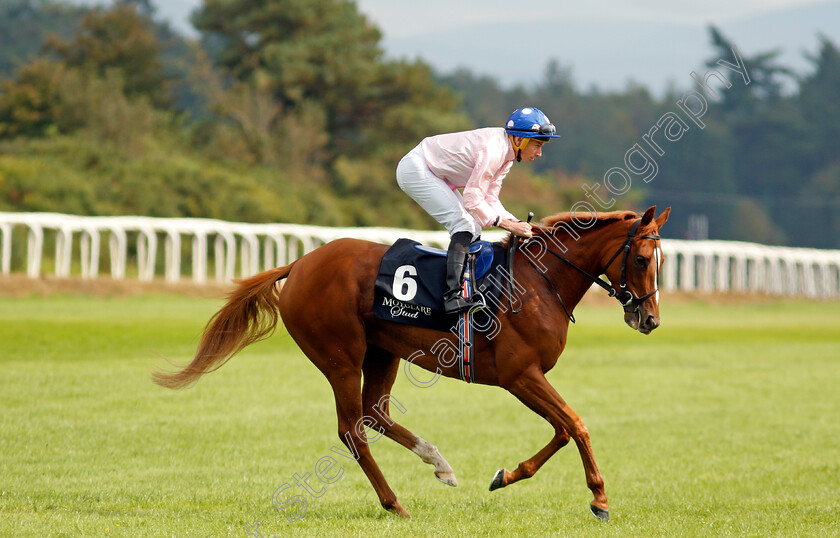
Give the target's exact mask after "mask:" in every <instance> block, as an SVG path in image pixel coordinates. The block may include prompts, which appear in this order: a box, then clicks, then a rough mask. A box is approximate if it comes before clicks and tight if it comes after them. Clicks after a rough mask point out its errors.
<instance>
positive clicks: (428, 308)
mask: <svg viewBox="0 0 840 538" xmlns="http://www.w3.org/2000/svg"><path fill="white" fill-rule="evenodd" d="M505 258H506V256H505V250H504V248H503V247H502V246H501V245H499V244H493V243H490V242H488V241H476V242H475V243H473V244H472V245H470V249H469V255H468V256H467V268H466V271H465V273H466V276H465V280H467V281H468V283H469V285H470V287H471V288H472V289H473V290H476V291H473V292H472V293H480V294H481V296H482V297H483V298H485V299H486V298H487V294H488V293H491V294H494V295H495V296H496V297H498V296H499V295H500V294H501V289H497V288H498V286H495V285H494V283H493V281H494V279H488V278H487V277H488V276H489V275H490V273H491V272H492V271H493V270H494V268H496V267H498V266H500V265H501V262H502V261H503V260H504V259H505ZM445 274H446V251H445V250H442V249H439V248H434V247H429V246H425V245H421V244H420V243H418V242H416V241H413V240H411V239H399V240H398V241H397V242H396V243H394V245H393V246H392V247H391V248H389V249H388V251H387V252H386V253H385V255H384V256H383V257H382V262H381V263H380V265H379V272H378V273H377V276H376V284H375V287H374V308H373V313H374V315H375V316H376V317H377V318H379V319H384V320H387V321H394V322H396V323H403V324H406V325H414V326H418V327H424V328H427V329H435V330H438V331H444V332H449V331H450V329H451V328H452V327H453V326H454V325H455V324H456V323H457V318H458V315H456V314H449V315H447V314H446V313H444V310H443V293H444V291H445V288H446V286H445V282H444V279H445ZM488 280H489V282H486V283H485V281H488ZM496 281H498V280H496ZM491 303H492V301H487V300H485V304H487V306H488V308H492V307H493V304H491Z"/></svg>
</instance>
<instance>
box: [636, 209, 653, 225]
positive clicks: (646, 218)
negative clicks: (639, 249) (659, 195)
mask: <svg viewBox="0 0 840 538" xmlns="http://www.w3.org/2000/svg"><path fill="white" fill-rule="evenodd" d="M655 214H656V206H655V205H652V206H650V207H649V208H648V210H647V211H645V214H644V215H642V222H641V223H640V224H639V227H641V228H644V227H645V226H647V225H648V224H650V223H651V222H653V216H654V215H655Z"/></svg>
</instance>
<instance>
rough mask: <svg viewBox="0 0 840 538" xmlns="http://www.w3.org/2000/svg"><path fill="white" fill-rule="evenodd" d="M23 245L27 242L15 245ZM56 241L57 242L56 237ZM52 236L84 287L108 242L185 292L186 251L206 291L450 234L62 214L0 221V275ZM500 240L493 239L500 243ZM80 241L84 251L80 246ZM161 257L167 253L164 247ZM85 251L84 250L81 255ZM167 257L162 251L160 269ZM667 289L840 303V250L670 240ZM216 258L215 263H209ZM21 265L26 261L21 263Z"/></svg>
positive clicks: (123, 261) (142, 275) (29, 267)
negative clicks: (335, 254)
mask: <svg viewBox="0 0 840 538" xmlns="http://www.w3.org/2000/svg"><path fill="white" fill-rule="evenodd" d="M18 228H19V229H21V230H23V231H22V232H21V231H18V234H17V235H18V237H20V236H21V235H22V234H23V233H25V234H26V237H27V240H26V241H25V242H24V241H18V242H17V243H13V237H14V236H15V231H16V229H18ZM50 234H52V235H50ZM45 235H47V236H49V237H54V242H55V270H54V271H55V275H56V276H58V277H63V278H66V277H69V276H71V270H72V269H73V264H72V261H73V257H74V255H75V256H78V257H79V262H80V263H79V269H78V270H77V271H76V272H78V273H80V276H81V277H82V278H86V279H94V278H97V277H98V276H99V273H100V271H99V260H100V255H101V251H102V249H103V244H104V241H105V240H107V244H108V252H109V255H110V272H111V277H112V278H114V279H117V280H121V279H125V278H126V277H127V276H126V273H127V267H128V259H129V252H131V253H132V256H136V266H137V273H138V274H137V277H138V278H139V279H140V280H144V281H151V280H153V279H154V278H155V277H156V276H158V275H157V274H156V271H157V270H158V264H157V262H158V261H162V262H163V265H162V268H163V269H162V273H163V277H164V278H165V279H166V281H168V282H177V281H178V280H180V278H181V275H182V252H183V251H184V250H185V249H184V248H182V245H188V246H187V248H186V250H188V251H189V252H190V257H191V258H192V268H191V275H192V281H193V282H195V283H198V284H202V283H206V282H207V281H208V278H209V276H208V270H209V268H210V266H211V263H210V260H211V256H212V260H213V264H212V266H213V267H214V268H215V275H214V277H215V280H216V281H218V282H229V281H230V280H232V279H234V278H242V277H247V276H251V275H253V274H256V273H258V272H259V271H261V270H264V269H269V268H272V267H277V266H280V265H285V264H287V263H290V262H291V261H293V260H295V259H297V258H298V257H300V256H302V255H303V254H306V253H307V252H310V251H312V250H314V249H315V248H317V247H319V246H321V245H323V244H325V243H327V242H329V241H332V240H334V239H338V238H341V237H355V238H358V239H367V240H370V241H376V242H381V243H387V244H391V243H393V242H394V241H396V240H397V239H398V238H400V237H409V238H411V239H414V240H416V241H420V242H421V243H425V244H428V245H433V246H439V247H444V248H445V247H446V246H447V244H448V243H449V236H448V234H447V233H446V232H444V231H440V232H429V231H416V230H404V229H398V228H328V227H322V226H305V225H298V224H247V223H234V222H225V221H220V220H211V219H165V218H152V217H79V216H73V215H62V214H58V213H3V212H0V274H3V275H8V274H9V273H10V272H11V267H12V259H13V256H12V255H13V253H14V252H16V251H15V249H18V250H20V249H23V248H24V246H23V244H24V243H25V245H26V246H25V248H26V257H25V259H26V274H27V275H28V276H29V277H30V278H38V277H39V276H40V275H41V274H42V273H43V271H44V268H43V267H42V266H43V265H44V248H45ZM501 237H502V232H498V231H494V232H490V233H486V234H485V235H484V238H485V239H488V240H491V241H495V240H499V239H500V238H501ZM77 241H78V243H76V242H77ZM161 241H162V242H163V248H162V249H159V243H160V242H161ZM76 244H78V248H74V245H76ZM159 250H163V258H162V259H160V258H159V256H160V254H159ZM662 250H663V252H664V254H665V262H664V264H663V267H662V287H663V289H665V290H683V291H697V292H728V291H735V292H750V293H765V294H770V295H789V296H806V297H818V298H838V297H840V250H817V249H805V248H787V247H770V246H764V245H758V244H755V243H742V242H730V241H680V240H673V239H664V240H663V241H662ZM211 251H212V253H211ZM18 256H19V257H22V254H20V253H18Z"/></svg>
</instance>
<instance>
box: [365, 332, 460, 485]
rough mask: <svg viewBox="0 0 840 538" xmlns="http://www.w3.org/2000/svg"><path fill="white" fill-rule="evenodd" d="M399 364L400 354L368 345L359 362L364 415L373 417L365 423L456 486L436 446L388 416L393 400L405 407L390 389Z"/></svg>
mask: <svg viewBox="0 0 840 538" xmlns="http://www.w3.org/2000/svg"><path fill="white" fill-rule="evenodd" d="M399 366H400V359H399V357H395V356H394V355H392V354H390V353H389V352H387V351H385V350H383V349H381V348H378V347H375V346H373V345H369V346H368V350H367V353H366V355H365V362H364V364H363V365H362V371H363V372H364V376H365V379H364V386H363V388H362V400H363V402H364V412H365V416H366V417H369V419H372V420H368V421H367V422H366V423H367V425H368V426H370V427H371V428H373V429H374V430H376V431H381V433H383V434H384V435H385V436H386V437H388V438H390V439H393V440H394V441H396V442H397V443H399V444H401V445H402V446H404V447H406V448H407V449H409V450H411V451H412V452H414V453H415V454H417V455H418V456H420V459H422V460H423V462H424V463H428V464H430V465H434V466H435V476H436V477H437V479H438V480H440V481H441V482H443V483H444V484H447V485H449V486H457V485H458V480H457V479H456V478H455V471H453V470H452V467H451V466H450V465H449V463H448V462H447V461H446V460H445V459H444V458H443V456H441V454H440V451H438V449H437V447H436V446H435V445H433V444H431V443H429V442H428V441H425V440H424V439H422V438H421V437H419V436H417V435H415V434H413V433H411V432H410V431H409V430H407V429H406V428H404V427H402V426H400V425H399V424H397V423H396V422H395V421H394V419H393V418H391V412H390V410H391V405H392V404H393V407H395V408H396V409H397V410H398V411H400V412H401V413H405V412H406V408H405V407H404V406H403V405H402V404H401V403H400V402H399V400H397V399H396V398H394V397H393V396H391V392H390V391H391V388H392V387H393V385H394V380H395V379H396V377H397V373H398V371H399Z"/></svg>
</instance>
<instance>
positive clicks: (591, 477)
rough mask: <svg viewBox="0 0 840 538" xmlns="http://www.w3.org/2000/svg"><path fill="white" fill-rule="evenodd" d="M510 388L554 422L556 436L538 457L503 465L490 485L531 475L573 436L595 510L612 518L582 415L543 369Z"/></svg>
mask: <svg viewBox="0 0 840 538" xmlns="http://www.w3.org/2000/svg"><path fill="white" fill-rule="evenodd" d="M506 388H507V389H508V391H510V393H511V394H513V395H514V396H516V397H517V398H518V399H519V400H520V401H521V402H522V403H524V404H525V405H526V406H528V407H529V408H530V409H531V410H532V411H534V412H535V413H537V414H538V415H540V416H542V417H544V418H545V419H546V420H548V421H549V422H550V423H551V425H552V426H554V437H553V438H552V439H551V441H550V442H549V443H548V445H546V447H545V448H543V449H542V450H540V451H539V452H538V453H537V454H536V455H535V456H534V457H532V458H531V459H529V460H526V461H524V462H522V463H520V464H519V466H518V467H517V468H516V470H515V471H513V472H510V471H507V470H506V469H502V470H500V471H499V472H497V473H496V476H495V477H494V478H493V483H492V484H491V485H490V489H491V490H494V489H498V488H501V487H504V486H508V485H510V484H512V483H514V482H516V481H518V480H521V479H523V478H530V477H531V476H533V475H534V473H536V472H537V470H539V468H540V467H542V465H543V464H544V463H545V462H546V461H548V459H549V458H550V457H551V456H552V455H554V453H555V452H557V451H558V450H559V449H560V448H562V447H563V446H565V445H566V444H567V443H568V442H569V439H570V438H571V439H574V441H575V444H577V447H578V450H579V451H580V456H581V460H582V461H583V468H584V471H585V472H586V485H587V486H589V489H590V490H591V491H592V495H593V497H594V499H593V500H592V503H591V505H590V508H591V510H592V513H593V514H594V515H595V516H596V517H598V518H599V519H603V520H609V503H608V502H607V495H606V493H605V492H604V478H603V477H602V476H601V473H600V471H598V465H597V464H596V463H595V456H594V454H593V452H592V445H591V443H590V441H589V431H588V430H587V429H586V425H585V424H584V423H583V420H582V419H581V418H580V416H578V414H577V413H575V412H574V411H573V410H572V408H571V407H569V406H568V405H567V404H566V402H565V401H564V400H563V398H562V397H561V396H560V394H558V393H557V391H556V390H554V387H552V386H551V384H550V383H549V382H548V380H547V379H546V378H545V376H544V375H543V373H542V372H535V373H526V374H524V375H523V376H521V377H520V378H519V379H518V380H516V381H515V382H514V383H513V384H511V385H510V386H509V387H506Z"/></svg>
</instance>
